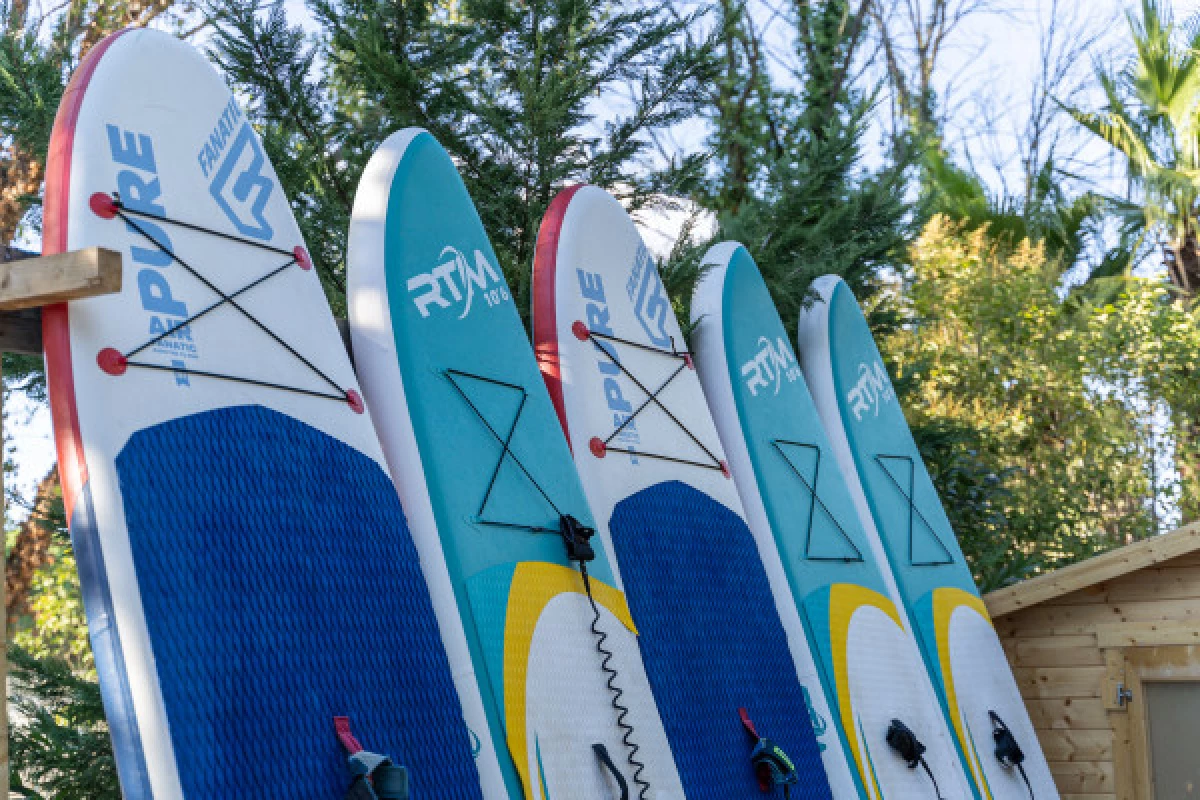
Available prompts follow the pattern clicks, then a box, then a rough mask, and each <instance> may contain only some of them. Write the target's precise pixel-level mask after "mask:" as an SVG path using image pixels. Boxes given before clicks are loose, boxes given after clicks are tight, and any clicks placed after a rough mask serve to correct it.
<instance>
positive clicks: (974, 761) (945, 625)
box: [933, 586, 992, 800]
mask: <svg viewBox="0 0 1200 800" xmlns="http://www.w3.org/2000/svg"><path fill="white" fill-rule="evenodd" d="M960 608H966V609H970V610H971V611H974V612H975V613H977V614H978V615H979V616H981V617H983V619H984V621H985V622H987V623H988V624H989V625H991V624H992V619H991V617H990V616H988V612H987V608H986V607H985V606H984V605H983V600H982V598H980V597H979V595H976V594H973V593H971V592H964V591H963V590H962V589H956V588H954V587H950V586H945V587H942V588H941V589H934V590H933V629H934V633H935V635H936V638H937V649H938V663H939V665H940V666H941V668H942V685H943V686H944V687H945V689H946V704H947V706H948V707H949V711H950V719H951V720H952V721H953V722H954V733H955V735H956V736H958V741H959V743H960V744H961V746H962V751H963V753H965V754H966V756H967V766H969V767H970V768H971V775H972V777H974V778H975V785H976V786H978V787H979V789H980V791H982V792H983V796H984V800H992V790H991V787H990V786H988V782H987V776H986V775H984V774H983V764H981V763H980V760H979V754H978V753H977V752H976V751H975V741H974V739H973V738H972V737H971V734H970V731H969V730H968V727H967V721H966V719H965V718H964V717H963V713H962V709H961V708H959V706H958V693H957V692H956V690H955V686H954V670H953V668H952V666H951V663H950V620H951V619H952V618H953V616H954V612H955V611H956V610H958V609H960Z"/></svg>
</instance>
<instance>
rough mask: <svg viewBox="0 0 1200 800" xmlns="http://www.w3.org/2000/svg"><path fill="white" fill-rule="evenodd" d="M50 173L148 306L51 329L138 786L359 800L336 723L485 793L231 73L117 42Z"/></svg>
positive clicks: (163, 38) (108, 679) (426, 612)
mask: <svg viewBox="0 0 1200 800" xmlns="http://www.w3.org/2000/svg"><path fill="white" fill-rule="evenodd" d="M135 78H136V82H137V86H136V91H131V90H130V87H131V83H130V81H131V80H132V79H135ZM46 183H47V186H46V218H45V239H44V241H45V250H46V252H48V253H54V252H61V251H64V250H68V249H76V248H82V247H88V246H97V245H98V246H103V247H108V248H111V249H113V250H116V251H118V252H120V253H121V255H122V259H123V268H124V274H123V288H122V290H121V291H120V292H118V293H115V294H111V295H105V296H102V297H95V298H91V299H87V300H80V301H77V302H73V303H71V304H69V305H67V306H55V307H49V308H47V309H46V310H45V313H44V315H43V318H44V336H45V343H46V362H47V371H48V377H49V390H50V402H51V407H52V410H53V414H54V426H55V434H56V439H57V445H58V457H59V466H60V469H61V472H62V476H63V489H64V499H65V502H66V505H67V510H68V516H69V519H70V523H71V535H72V539H73V542H74V546H75V549H76V552H77V554H78V557H79V569H80V583H81V588H82V591H83V594H84V602H85V605H86V609H87V615H88V627H89V633H90V635H91V640H92V649H93V652H94V653H95V657H96V664H97V671H98V672H99V677H100V686H101V690H102V693H103V697H104V704H105V711H106V714H107V716H108V720H109V727H110V730H111V732H112V739H113V747H114V750H115V754H116V759H117V768H118V772H119V775H120V780H121V789H122V792H123V794H124V796H125V797H126V798H129V799H130V800H148V799H149V798H158V799H159V800H163V799H165V798H180V797H187V798H214V797H220V798H279V800H283V799H284V798H289V800H290V798H310V797H311V798H327V797H338V796H340V795H341V794H342V793H343V792H344V791H345V790H346V787H347V786H349V783H350V772H349V769H348V767H347V765H346V762H345V754H344V753H343V752H342V749H341V746H340V744H339V742H338V739H337V736H336V734H335V729H334V724H333V719H332V718H333V717H334V716H335V715H336V716H348V717H349V718H350V720H351V725H352V730H353V731H354V732H355V733H356V734H357V736H358V737H359V739H360V740H361V741H362V742H363V744H364V745H365V746H366V747H367V748H369V749H371V750H374V751H383V752H388V753H389V754H390V755H391V756H392V757H394V758H395V759H396V760H397V761H398V762H399V763H403V764H405V765H407V766H408V767H409V768H410V770H411V778H412V787H413V794H414V798H429V797H455V798H462V799H463V800H469V799H470V798H479V797H481V791H480V782H479V777H478V774H477V770H476V767H475V763H474V760H473V758H472V742H471V739H470V733H469V731H468V730H467V727H466V725H465V724H464V722H463V712H462V708H461V705H460V701H459V698H458V696H457V695H456V693H455V688H454V684H453V678H452V675H451V672H450V667H449V661H448V659H447V656H446V652H445V650H444V648H443V647H442V644H441V635H440V632H439V628H438V624H437V619H436V617H435V615H434V610H433V605H434V604H433V600H432V596H431V593H430V590H429V589H428V588H427V585H426V583H425V581H424V579H423V576H422V572H421V569H420V566H419V561H418V559H417V554H416V550H415V547H414V544H413V542H412V539H411V537H410V535H409V532H408V529H407V527H406V524H405V520H404V514H403V512H402V510H401V507H400V503H399V500H398V498H397V497H396V494H395V491H394V489H393V488H392V486H391V485H390V481H389V480H388V476H387V470H386V468H385V466H384V462H383V454H382V452H381V451H380V449H379V443H378V440H377V439H376V438H375V433H374V430H373V427H372V425H371V421H370V418H369V416H368V415H367V414H366V413H365V408H364V406H363V404H362V401H361V398H359V396H358V391H357V384H356V381H355V377H354V372H353V370H352V369H351V366H350V362H349V359H348V358H347V357H346V352H345V349H344V346H343V345H342V342H341V340H340V337H339V336H338V332H337V327H336V325H335V323H334V320H333V316H332V314H331V313H330V310H329V306H328V303H327V302H326V299H325V295H324V291H323V290H322V288H321V285H320V281H319V279H318V278H317V275H316V274H315V273H314V271H313V270H312V268H311V267H312V265H311V264H310V263H309V262H308V259H307V255H306V252H305V250H304V248H303V241H302V239H301V237H300V233H299V230H298V229H297V226H296V222H295V220H294V219H293V218H292V214H291V210H290V208H289V205H288V202H287V198H286V197H285V196H284V193H283V191H282V189H281V188H280V186H279V180H278V177H277V176H276V175H275V174H274V172H273V170H272V169H271V166H270V163H269V162H268V161H267V160H266V157H265V154H264V153H263V150H262V146H261V144H260V143H259V141H258V138H257V137H256V135H255V133H254V130H253V128H252V127H251V125H250V124H249V122H248V121H247V120H246V119H245V117H244V115H243V114H242V112H241V109H240V108H239V107H238V105H237V102H236V101H235V100H234V99H233V96H232V95H231V94H230V91H229V89H228V87H227V86H226V85H225V82H224V80H223V79H222V78H221V76H219V75H218V74H217V73H216V72H214V71H213V70H212V68H211V67H210V66H209V64H208V63H207V61H206V60H205V59H204V57H203V56H202V55H200V53H198V52H196V51H195V50H194V49H192V48H191V47H190V46H188V45H187V44H185V43H183V42H181V41H180V40H179V39H177V38H176V37H173V36H170V35H167V34H165V33H159V32H154V31H148V30H137V31H126V32H123V33H120V34H116V35H114V36H112V37H109V38H108V39H105V40H104V41H102V42H100V43H98V44H97V45H96V46H95V47H94V48H93V49H92V50H91V51H90V53H89V55H88V57H87V58H86V59H85V61H84V63H83V64H82V65H81V66H80V68H79V69H78V70H77V72H76V74H75V76H74V77H73V79H72V81H71V84H70V86H69V87H68V90H67V92H66V93H65V94H64V97H63V101H62V104H61V106H60V109H59V113H58V117H57V119H56V121H55V127H54V132H53V135H52V139H51V146H50V158H49V162H48V164H47V181H46ZM114 194H115V195H117V196H118V197H119V204H118V203H117V202H116V201H114V199H113V198H114ZM202 312H203V313H202Z"/></svg>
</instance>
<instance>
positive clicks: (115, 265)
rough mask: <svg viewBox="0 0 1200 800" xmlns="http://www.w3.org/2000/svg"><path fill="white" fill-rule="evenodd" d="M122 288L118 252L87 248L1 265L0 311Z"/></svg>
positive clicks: (63, 300)
mask: <svg viewBox="0 0 1200 800" xmlns="http://www.w3.org/2000/svg"><path fill="white" fill-rule="evenodd" d="M119 291H121V254H120V253H118V252H116V251H115V250H106V249H105V248H103V247H87V248H84V249H83V250H73V251H71V252H69V253H60V254H58V255H54V256H41V257H39V258H23V259H19V260H16V261H9V262H8V263H5V264H0V310H2V311H16V310H19V309H24V308H36V307H38V306H44V305H49V304H51V303H62V302H65V301H67V300H77V299H79V298H81V297H93V296H95V295H100V294H112V293H114V292H119Z"/></svg>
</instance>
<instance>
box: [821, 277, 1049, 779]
mask: <svg viewBox="0 0 1200 800" xmlns="http://www.w3.org/2000/svg"><path fill="white" fill-rule="evenodd" d="M814 288H815V289H816V290H817V291H818V293H819V294H820V301H819V302H816V303H814V304H813V305H812V307H811V308H809V309H807V310H806V311H805V312H804V313H803V314H802V315H801V319H800V336H799V344H800V353H801V360H802V362H803V369H804V375H805V378H806V379H807V380H808V384H809V387H810V388H811V390H812V394H813V399H814V400H815V402H816V405H817V409H818V411H819V412H820V415H821V418H822V421H823V422H824V424H825V428H826V431H827V433H828V434H829V438H830V442H831V444H832V446H833V451H834V453H835V454H836V457H837V461H838V464H839V465H840V466H841V469H842V473H843V475H844V476H845V477H846V480H847V483H848V484H849V487H850V491H851V496H852V498H853V499H854V504H855V508H856V510H857V513H858V517H859V521H860V522H861V523H862V526H863V528H864V529H865V530H866V531H867V534H868V536H869V539H870V541H871V543H872V547H873V548H874V549H875V552H876V556H877V558H878V559H879V561H880V562H881V563H887V564H889V565H890V567H891V570H892V575H893V576H894V578H895V581H894V597H895V600H896V603H897V605H899V606H901V607H903V608H904V609H905V611H906V614H907V619H908V620H909V622H910V625H911V628H912V630H913V633H914V634H915V636H916V639H917V642H918V643H919V645H920V647H921V654H922V656H923V657H924V660H925V664H926V667H927V669H928V671H929V675H930V677H931V678H932V680H933V684H934V688H935V689H936V690H937V692H938V697H939V699H940V701H941V705H942V709H943V712H944V714H945V716H946V720H947V723H948V725H949V727H950V729H951V730H952V731H953V732H954V736H955V742H956V745H957V747H958V750H959V754H960V758H961V760H962V762H963V764H964V765H965V767H966V772H967V774H968V775H969V776H970V777H971V779H972V783H973V788H974V791H975V796H976V797H978V798H984V799H986V800H991V799H992V798H995V800H1022V799H1023V798H1027V797H1028V796H1029V794H1030V791H1032V792H1033V794H1034V796H1036V797H1037V798H1039V800H1040V799H1041V798H1054V797H1057V796H1058V793H1057V790H1056V789H1055V786H1054V780H1053V777H1052V776H1051V774H1050V769H1049V767H1048V765H1047V764H1046V759H1045V756H1044V755H1043V754H1042V751H1041V748H1040V747H1039V745H1038V740H1037V737H1036V735H1035V733H1034V730H1033V724H1032V722H1031V721H1030V719H1029V715H1028V713H1027V712H1026V710H1025V705H1024V702H1023V700H1022V699H1021V694H1020V692H1019V690H1018V688H1017V683H1016V680H1015V679H1014V678H1013V675H1012V672H1011V671H1010V669H1009V666H1008V659H1007V658H1005V656H1004V651H1003V648H1002V647H1001V645H1000V640H999V637H998V636H997V635H996V631H995V629H993V628H992V624H991V621H990V619H989V617H988V613H987V609H986V608H985V607H984V605H983V601H982V600H981V599H980V597H979V593H978V591H977V590H976V589H975V583H974V581H973V579H972V578H971V572H970V570H969V569H968V567H967V564H966V561H965V560H964V558H963V554H962V550H961V549H960V547H959V544H958V539H957V538H956V537H955V535H954V531H953V530H952V529H951V527H950V521H949V519H948V518H947V516H946V512H945V510H944V509H943V508H942V504H941V502H940V501H939V500H938V496H937V491H936V489H935V488H934V485H933V481H932V480H931V479H930V477H929V473H928V472H927V471H926V469H925V464H924V462H923V461H922V460H921V454H920V452H919V451H918V450H917V445H916V442H915V441H914V440H913V437H912V433H911V432H910V431H909V429H908V424H907V423H906V421H905V419H904V412H903V409H901V408H900V404H899V403H898V402H897V399H896V392H895V390H894V389H893V387H892V382H891V379H890V378H889V377H888V373H887V370H886V369H885V367H884V365H883V359H882V357H881V356H880V354H879V350H878V349H877V348H876V346H875V340H874V339H873V338H872V336H871V331H870V328H869V327H868V326H867V321H866V319H865V318H864V316H863V313H862V310H861V309H860V308H859V306H858V303H857V302H856V301H855V299H854V296H853V295H852V294H851V292H850V290H849V288H847V286H846V284H845V283H843V282H842V281H841V280H840V279H839V278H836V277H832V276H826V277H824V278H820V279H818V280H817V281H816V282H815V283H814ZM990 712H995V713H996V714H998V715H999V718H1000V719H1001V720H1002V721H1003V722H1004V724H1005V725H1007V727H1008V728H1009V729H1010V730H1011V731H1012V733H1013V735H1014V736H1015V738H1016V740H1017V743H1018V744H1019V746H1020V747H1021V749H1022V750H1023V751H1024V753H1025V756H1026V758H1025V763H1024V769H1025V772H1026V774H1027V775H1028V778H1029V782H1030V786H1031V787H1032V788H1030V787H1027V786H1026V785H1025V782H1024V780H1023V779H1022V777H1021V776H1020V774H1019V773H1018V772H1017V770H1015V769H1009V768H1007V767H1005V766H1004V765H1002V764H1001V763H1000V761H999V760H998V759H997V758H996V757H995V755H994V750H995V746H994V744H993V737H992V734H993V722H992V719H991V713H990Z"/></svg>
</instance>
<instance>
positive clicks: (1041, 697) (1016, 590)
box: [984, 524, 1200, 800]
mask: <svg viewBox="0 0 1200 800" xmlns="http://www.w3.org/2000/svg"><path fill="white" fill-rule="evenodd" d="M984 601H985V603H986V604H987V607H988V610H989V611H990V613H991V615H992V619H993V621H994V622H995V625H996V629H997V631H999V633H1000V639H1001V641H1002V642H1003V643H1004V649H1005V652H1006V653H1007V654H1008V659H1009V661H1010V662H1011V663H1012V667H1013V672H1014V674H1015V675H1016V677H1017V682H1018V684H1019V685H1020V687H1021V693H1022V695H1024V697H1025V702H1026V705H1027V706H1028V708H1029V714H1030V716H1031V717H1032V718H1033V723H1034V726H1035V728H1036V729H1037V732H1038V737H1039V738H1040V739H1041V743H1042V748H1043V750H1044V752H1045V753H1046V758H1047V759H1048V760H1049V761H1050V769H1051V770H1052V772H1053V773H1054V777H1055V781H1056V782H1057V784H1058V789H1059V792H1060V793H1061V794H1062V798H1063V800H1113V799H1114V798H1120V800H1135V799H1136V800H1151V799H1152V798H1153V799H1154V800H1186V798H1192V797H1195V798H1200V524H1194V525H1189V526H1188V527H1186V528H1182V529H1180V530H1177V531H1174V532H1173V533H1167V534H1163V535H1162V536H1155V537H1153V538H1151V539H1147V540H1145V541H1141V542H1137V543H1135V544H1131V545H1128V546H1126V547H1122V548H1119V549H1117V550H1113V551H1111V552H1108V553H1104V554H1102V555H1099V556H1096V557H1094V558H1091V559H1088V560H1087V561H1083V562H1080V563H1078V564H1073V565H1071V566H1069V567H1064V568H1063V569H1060V570H1057V571H1055V572H1052V573H1048V574H1046V575H1042V576H1039V577H1037V578H1033V579H1031V580H1028V581H1024V582H1023V583H1019V584H1016V585H1014V586H1011V587H1008V588H1005V589H1000V590H998V591H995V592H992V593H991V594H989V595H987V596H986V597H985V598H984Z"/></svg>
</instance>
